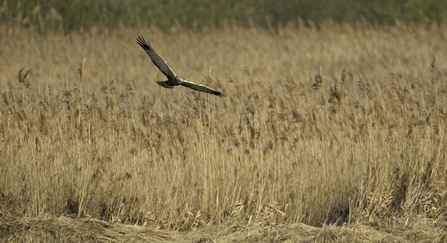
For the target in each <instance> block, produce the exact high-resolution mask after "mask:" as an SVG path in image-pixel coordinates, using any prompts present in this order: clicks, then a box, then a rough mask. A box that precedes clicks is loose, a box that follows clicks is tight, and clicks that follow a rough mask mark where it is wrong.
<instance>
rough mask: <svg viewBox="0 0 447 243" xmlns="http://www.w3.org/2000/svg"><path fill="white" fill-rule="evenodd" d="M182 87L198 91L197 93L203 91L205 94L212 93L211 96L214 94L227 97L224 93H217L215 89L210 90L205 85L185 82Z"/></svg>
mask: <svg viewBox="0 0 447 243" xmlns="http://www.w3.org/2000/svg"><path fill="white" fill-rule="evenodd" d="M182 85H183V86H186V87H188V88H190V89H193V90H197V91H201V92H205V93H210V94H213V95H217V96H219V97H225V94H224V93H222V92H220V91H217V90H215V89H212V88H210V87H208V86H205V85H203V84H195V83H193V82H189V81H186V80H183V83H182Z"/></svg>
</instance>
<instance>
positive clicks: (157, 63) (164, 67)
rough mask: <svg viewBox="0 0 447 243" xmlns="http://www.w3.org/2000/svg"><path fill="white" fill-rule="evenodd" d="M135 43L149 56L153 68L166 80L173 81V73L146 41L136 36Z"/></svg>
mask: <svg viewBox="0 0 447 243" xmlns="http://www.w3.org/2000/svg"><path fill="white" fill-rule="evenodd" d="M137 43H138V45H140V46H141V48H143V50H144V51H145V52H146V53H147V54H148V55H149V57H150V58H151V59H152V62H153V63H154V64H155V66H157V68H158V69H160V71H161V72H162V73H163V74H164V75H165V76H166V77H168V79H173V78H175V77H176V76H177V75H175V73H174V71H172V69H171V68H170V67H169V66H168V64H167V63H166V62H165V60H164V59H163V58H162V57H161V56H160V55H158V53H157V52H155V50H154V49H153V48H152V46H151V44H150V43H149V42H148V41H146V40H145V39H144V38H143V37H140V36H138V38H137Z"/></svg>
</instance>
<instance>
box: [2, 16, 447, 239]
mask: <svg viewBox="0 0 447 243" xmlns="http://www.w3.org/2000/svg"><path fill="white" fill-rule="evenodd" d="M3 32H4V33H5V34H4V35H2V36H1V37H0V54H1V55H0V63H2V67H1V73H2V77H1V78H2V80H3V85H2V88H1V89H2V91H1V97H0V98H1V105H0V148H1V149H0V168H1V169H0V196H1V198H0V205H1V206H0V218H1V219H2V220H7V221H10V220H14V219H20V218H23V217H59V216H66V217H75V218H98V219H103V220H107V221H109V222H122V223H132V224H138V225H148V226H154V227H157V228H160V229H163V228H169V229H177V230H189V229H192V228H196V227H201V226H205V225H210V224H219V223H222V222H228V221H236V222H242V223H246V224H254V223H256V224H260V225H264V226H267V225H281V224H285V223H287V224H292V223H306V224H310V225H314V226H321V225H324V224H344V223H346V224H353V223H367V224H370V225H373V226H375V227H379V228H380V227H384V225H389V224H392V222H391V221H392V220H391V219H392V218H399V219H406V220H413V219H414V218H415V217H421V218H427V219H431V220H442V219H444V218H445V215H446V206H447V204H446V203H445V202H446V199H447V185H446V168H445V162H446V161H445V160H446V157H445V154H446V141H445V130H446V123H445V120H446V114H447V108H446V107H447V100H446V96H445V94H446V91H447V86H446V79H445V64H444V63H445V61H446V60H445V56H447V55H446V54H447V47H446V46H445V44H444V41H445V38H444V36H445V35H446V33H447V31H446V29H445V28H444V27H433V28H431V29H420V28H416V27H396V28H390V29H387V30H374V29H368V28H362V26H356V27H350V26H336V25H332V24H327V25H325V26H323V27H322V29H321V30H320V31H317V30H315V29H307V28H298V29H297V28H292V27H286V28H283V29H280V30H278V32H277V33H269V32H265V31H262V30H258V29H237V28H236V29H226V30H223V31H208V32H203V33H200V34H198V33H190V32H188V31H182V30H173V33H171V34H169V35H167V34H163V33H161V32H159V31H157V30H154V29H144V30H129V29H120V30H116V31H108V30H101V29H97V30H93V31H92V32H91V33H81V34H79V33H78V34H76V33H75V34H71V35H68V36H61V35H48V36H46V37H41V36H36V35H34V34H32V33H29V32H26V31H19V30H11V29H7V31H6V30H5V31H3ZM138 35H141V36H144V37H145V38H146V39H148V40H149V41H151V43H152V45H153V46H154V48H155V49H156V50H157V51H158V52H159V53H160V54H161V55H162V56H163V57H164V58H165V59H166V60H167V62H168V63H169V64H170V65H171V67H172V68H173V69H174V70H175V71H176V72H177V74H180V75H182V76H183V77H184V78H186V79H189V80H191V81H195V82H198V83H205V84H209V85H210V86H212V87H215V88H218V89H220V90H222V91H224V92H225V93H226V94H227V95H228V97H226V98H219V97H213V96H210V95H207V94H201V93H197V92H194V91H191V90H189V89H186V88H182V87H178V88H175V89H174V90H166V89H162V88H160V87H158V85H157V84H156V83H155V82H154V81H155V80H162V79H164V77H163V76H162V74H161V73H160V72H159V71H158V70H157V69H156V68H155V67H154V66H153V65H152V63H151V61H150V59H149V57H147V56H146V54H145V53H144V52H143V51H142V50H141V48H140V47H139V46H138V45H137V44H136V43H135V38H136V36H138ZM434 56H435V57H436V59H433V57H434ZM84 57H85V60H84V61H83V59H84ZM81 62H82V63H83V64H81V65H80V63H81ZM320 66H321V68H320ZM22 67H25V68H24V69H23V70H22V71H21V72H20V73H19V70H20V69H21V68H22ZM31 68H32V71H31V72H29V73H27V72H26V71H27V70H29V69H31ZM78 69H79V70H78ZM18 73H19V75H17V74H18ZM25 74H27V75H25ZM390 220H391V221H390ZM399 222H405V220H401V221H399ZM325 232H326V231H325ZM323 234H326V233H323ZM337 237H341V236H337Z"/></svg>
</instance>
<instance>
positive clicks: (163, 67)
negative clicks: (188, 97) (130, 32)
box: [137, 36, 225, 97]
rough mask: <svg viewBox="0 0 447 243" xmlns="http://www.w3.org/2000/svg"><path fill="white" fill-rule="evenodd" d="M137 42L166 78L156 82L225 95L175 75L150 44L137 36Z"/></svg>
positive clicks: (169, 86)
mask: <svg viewBox="0 0 447 243" xmlns="http://www.w3.org/2000/svg"><path fill="white" fill-rule="evenodd" d="M137 44H138V45H140V46H141V48H143V50H144V51H145V52H146V53H147V54H148V55H149V57H150V58H151V59H152V62H153V63H154V64H155V66H157V68H158V69H159V70H160V71H161V72H162V73H163V74H164V75H165V76H166V77H167V78H168V80H166V81H157V83H158V84H159V85H160V86H161V87H163V88H168V89H172V88H174V86H178V85H183V86H186V87H188V88H190V89H193V90H197V91H200V92H205V93H210V94H213V95H217V96H220V97H225V94H224V93H222V92H220V91H217V90H215V89H212V88H210V87H208V86H205V85H203V84H196V83H193V82H190V81H187V80H184V79H182V78H181V77H179V76H177V75H176V74H175V73H174V71H172V69H171V68H170V67H169V66H168V64H167V63H166V62H165V60H164V59H163V58H162V57H161V56H160V55H158V54H157V52H155V50H154V49H153V48H152V46H151V44H150V43H149V42H148V41H146V40H145V39H144V38H143V37H140V36H138V38H137Z"/></svg>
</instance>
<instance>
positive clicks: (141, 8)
mask: <svg viewBox="0 0 447 243" xmlns="http://www.w3.org/2000/svg"><path fill="white" fill-rule="evenodd" d="M446 11H447V3H446V2H445V1H442V0H408V1H392V2H390V1H365V0H363V1H358V0H355V1H344V0H343V1H342V0H332V1H325V0H312V1H310V0H301V1H294V0H283V1H282V4H278V3H277V1H274V0H262V1H259V0H257V1H235V0H219V1H217V0H213V1H210V0H191V1H187V2H186V1H184V2H183V1H163V0H150V1H142V0H128V1H116V0H115V1H110V0H96V1H86V0H72V1H69V2H67V1H57V0H45V1H42V0H21V1H16V0H3V1H0V25H4V26H14V27H17V26H19V27H26V28H30V29H35V30H38V31H39V32H40V33H47V32H53V31H58V32H62V31H63V32H64V33H70V32H71V31H84V30H89V29H91V28H94V27H98V26H100V27H108V28H116V27H117V26H126V27H131V28H144V27H152V26H156V27H157V28H159V29H162V30H163V31H169V30H170V29H171V28H177V27H182V28H187V29H192V30H197V29H203V28H222V27H225V26H239V27H241V26H245V27H248V26H256V27H262V28H277V27H278V26H284V25H287V24H289V23H294V22H296V21H298V20H302V21H304V22H305V23H307V24H308V25H313V24H316V25H319V24H320V23H324V22H326V21H328V20H331V21H335V22H337V23H351V24H354V23H358V22H363V23H369V24H371V25H380V26H383V25H394V24H395V23H396V21H398V22H399V23H404V24H426V25H431V24H442V23H444V22H445V20H446V15H445V12H446Z"/></svg>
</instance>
